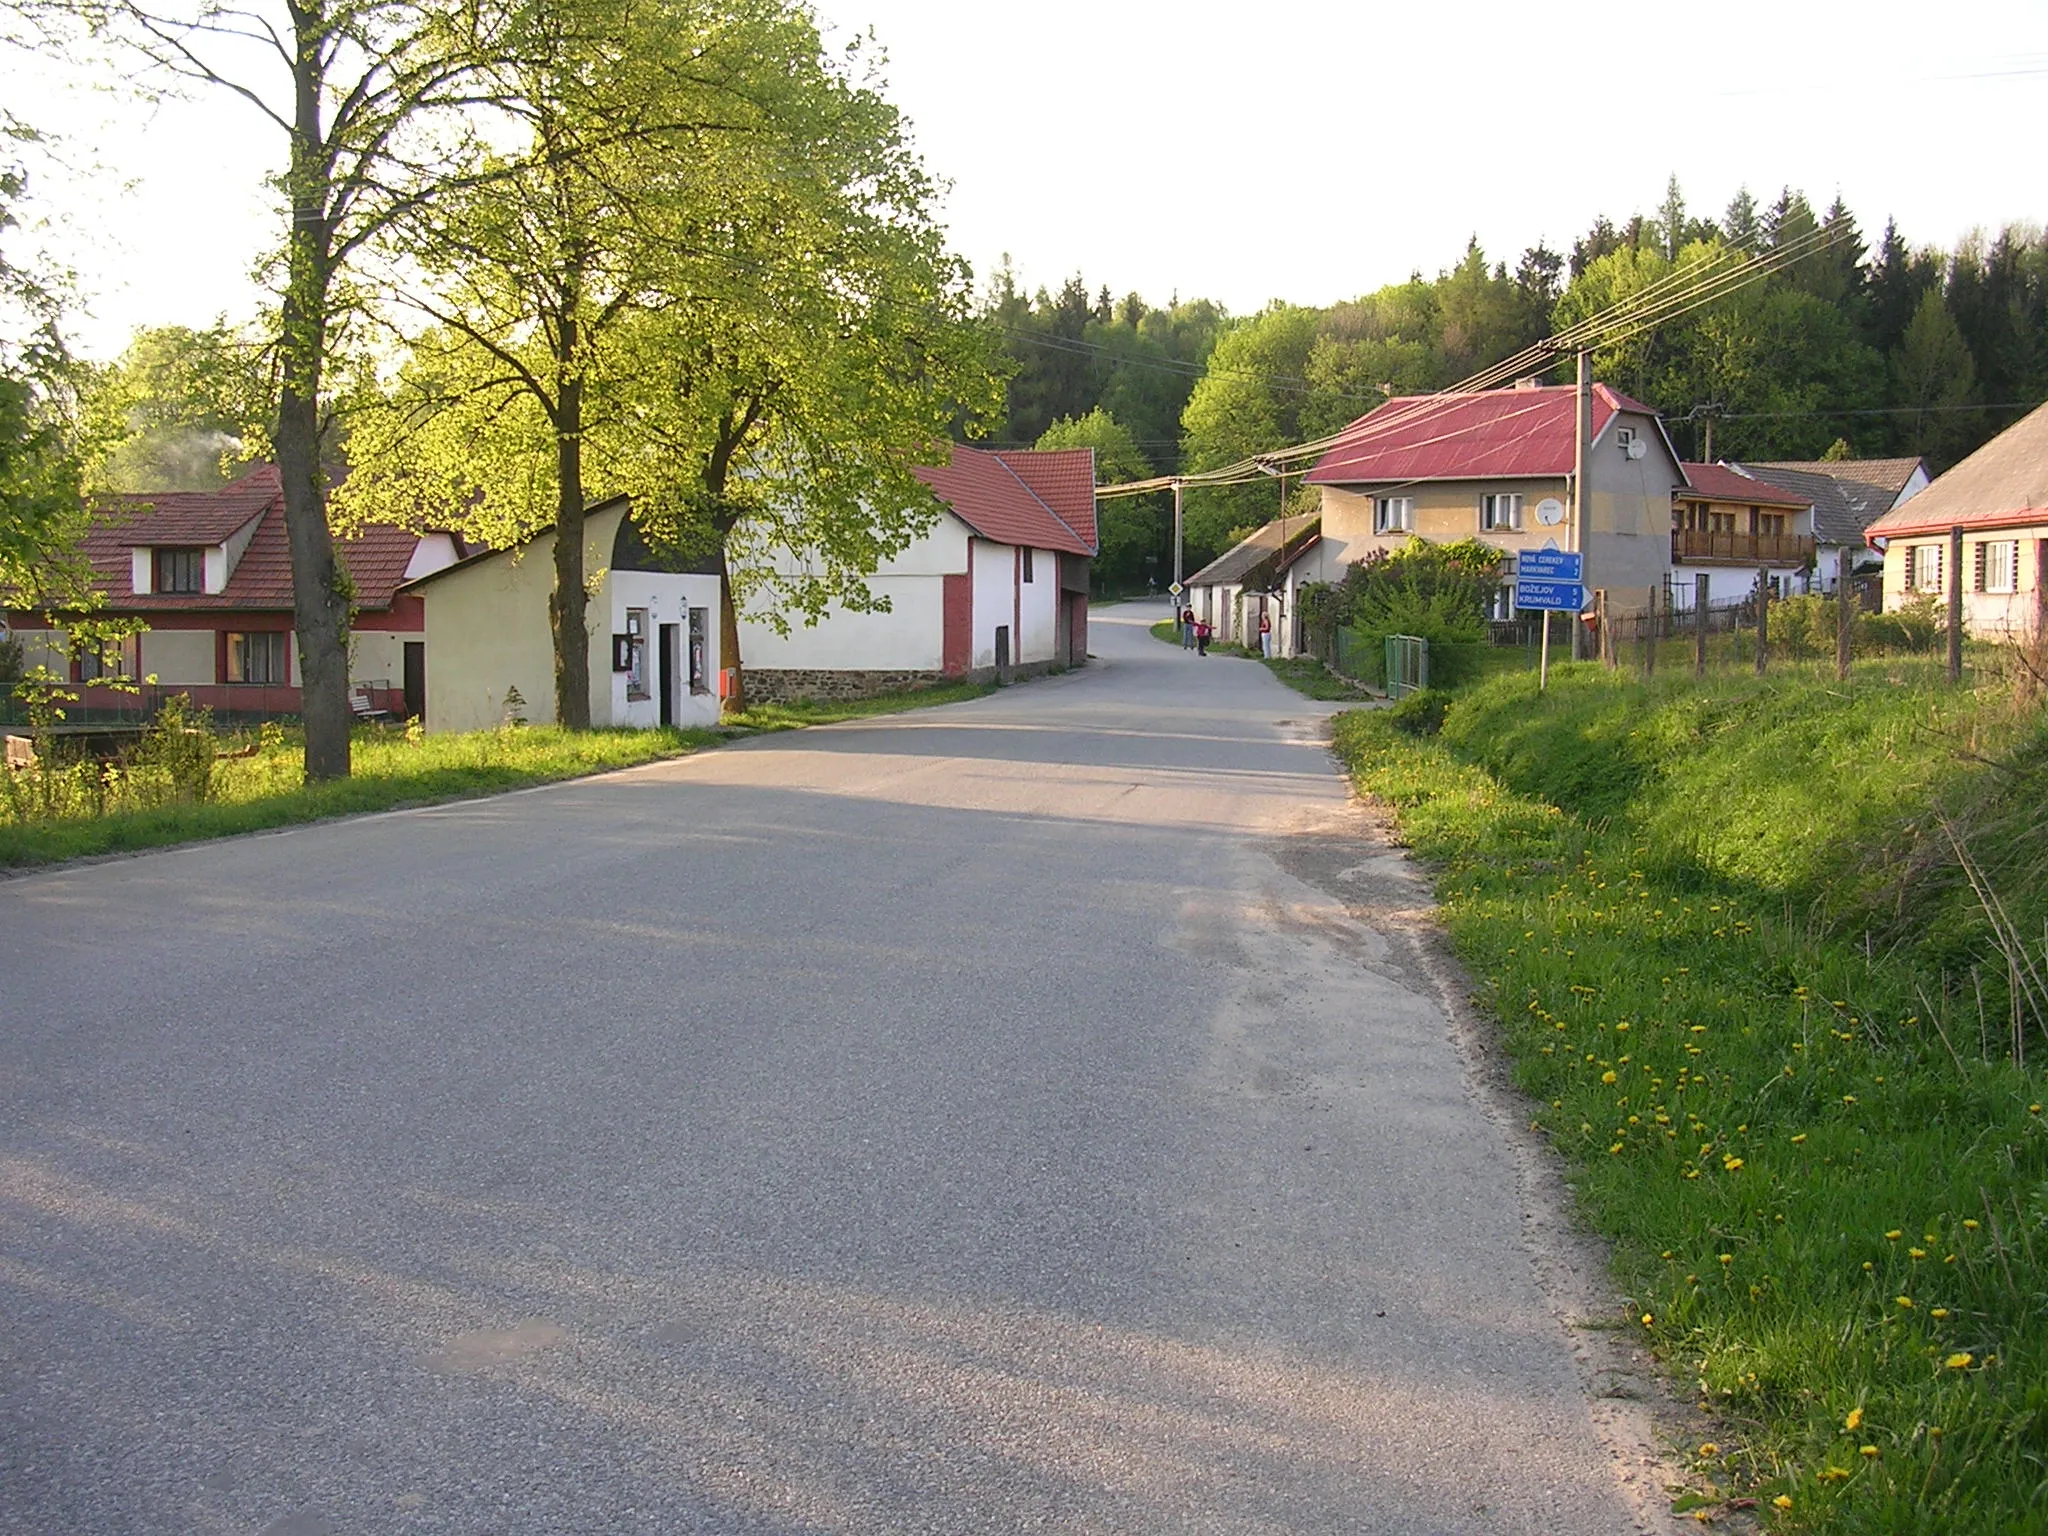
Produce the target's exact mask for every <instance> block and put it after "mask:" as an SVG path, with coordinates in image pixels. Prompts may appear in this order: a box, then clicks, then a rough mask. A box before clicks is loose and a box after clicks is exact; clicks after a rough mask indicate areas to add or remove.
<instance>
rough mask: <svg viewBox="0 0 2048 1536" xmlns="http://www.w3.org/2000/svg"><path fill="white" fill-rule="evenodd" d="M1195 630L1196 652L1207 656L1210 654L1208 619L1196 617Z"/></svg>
mask: <svg viewBox="0 0 2048 1536" xmlns="http://www.w3.org/2000/svg"><path fill="white" fill-rule="evenodd" d="M1194 631H1195V654H1196V655H1197V656H1206V655H1208V654H1209V625H1208V623H1207V621H1206V620H1203V619H1196V620H1195V622H1194Z"/></svg>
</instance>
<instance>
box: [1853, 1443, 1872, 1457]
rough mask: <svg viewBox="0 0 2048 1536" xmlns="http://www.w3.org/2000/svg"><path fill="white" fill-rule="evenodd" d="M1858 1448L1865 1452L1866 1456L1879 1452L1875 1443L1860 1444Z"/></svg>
mask: <svg viewBox="0 0 2048 1536" xmlns="http://www.w3.org/2000/svg"><path fill="white" fill-rule="evenodd" d="M1857 1449H1858V1450H1860V1451H1862V1452H1863V1454H1864V1455H1866V1456H1875V1455H1876V1454H1877V1447H1876V1446H1874V1445H1864V1446H1858V1447H1857Z"/></svg>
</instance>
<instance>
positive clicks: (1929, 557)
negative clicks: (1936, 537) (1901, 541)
mask: <svg viewBox="0 0 2048 1536" xmlns="http://www.w3.org/2000/svg"><path fill="white" fill-rule="evenodd" d="M1941 561H1942V546H1941V545H1939V544H1915V545H1914V546H1913V547H1912V548H1911V549H1909V550H1907V551H1906V562H1907V568H1906V587H1907V589H1908V590H1909V591H1913V592H1939V591H1941Z"/></svg>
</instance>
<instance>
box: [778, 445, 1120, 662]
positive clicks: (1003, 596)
mask: <svg viewBox="0 0 2048 1536" xmlns="http://www.w3.org/2000/svg"><path fill="white" fill-rule="evenodd" d="M916 473H917V477H918V479H920V480H922V481H923V482H924V483H925V484H926V485H927V486H929V487H931V489H932V491H933V493H934V494H935V495H936V496H937V497H938V500H939V502H940V504H941V506H942V507H943V509H944V510H943V511H942V512H941V513H940V516H939V519H938V521H937V522H936V523H935V524H934V525H933V526H932V528H931V529H930V530H929V531H928V532H927V533H925V534H924V535H923V536H922V537H921V538H919V539H917V540H916V541H914V542H913V543H912V544H911V545H910V546H909V547H908V548H906V549H904V550H902V551H900V552H899V553H898V554H896V555H895V556H893V557H892V558H891V559H889V560H887V561H885V562H883V564H882V565H881V567H880V568H879V569H878V570H877V571H876V572H875V574H874V575H873V576H872V577H870V578H869V580H868V588H869V590H870V591H872V592H873V593H874V594H875V595H876V596H878V597H885V598H887V599H888V603H889V609H888V611H887V612H886V613H860V612H854V611H851V610H849V609H846V608H844V607H841V606H837V605H835V606H834V607H832V608H831V609H829V610H828V611H827V612H826V615H825V617H824V618H822V619H821V620H819V622H818V623H816V624H814V625H810V626H806V627H797V626H792V627H791V629H790V631H789V633H787V634H781V633H778V632H777V630H776V629H775V627H774V626H773V625H772V624H771V623H769V622H766V621H765V620H764V619H763V618H762V617H760V616H758V615H755V616H745V615H743V616H742V621H741V624H740V663H741V665H742V666H743V667H744V668H745V670H746V678H747V693H748V695H749V697H752V698H761V699H770V700H773V699H787V698H803V697H821V696H833V697H847V696H857V695H860V694H865V693H875V692H880V691H883V690H885V689H890V688H903V687H913V686H917V685H920V684H925V683H933V682H939V681H942V680H946V679H953V678H964V677H1003V678H1007V677H1011V676H1015V675H1018V674H1020V673H1032V672H1044V671H1049V670H1051V669H1052V668H1055V667H1069V666H1080V665H1082V664H1084V663H1085V662H1086V660H1087V657H1088V566H1089V562H1090V561H1091V560H1093V559H1094V557H1095V553H1096V550H1097V548H1098V536H1097V533H1096V524H1095V452H1094V450H1093V449H1090V448H1065V449H987V448H969V447H965V446H959V445H956V446H955V447H954V448H953V450H952V455H951V457H950V458H949V459H948V460H947V462H946V463H944V464H941V465H928V466H925V467H922V468H920V469H918V470H917V472H916ZM785 558H786V557H785Z"/></svg>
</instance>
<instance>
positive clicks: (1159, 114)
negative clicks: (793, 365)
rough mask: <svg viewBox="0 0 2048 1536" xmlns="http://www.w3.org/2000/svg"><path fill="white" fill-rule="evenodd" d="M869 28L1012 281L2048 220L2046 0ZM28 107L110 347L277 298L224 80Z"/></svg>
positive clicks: (39, 100)
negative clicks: (1666, 230) (1729, 213)
mask: <svg viewBox="0 0 2048 1536" xmlns="http://www.w3.org/2000/svg"><path fill="white" fill-rule="evenodd" d="M817 4H818V6H819V9H820V10H821V12H822V13H823V15H824V16H825V17H826V18H827V20H828V21H829V22H832V23H836V24H838V25H839V26H841V27H843V28H859V27H865V26H872V27H873V28H874V29H875V31H876V33H877V35H878V36H879V38H880V40H881V41H882V43H883V44H884V46H885V47H886V48H887V50H888V52H889V55H890V67H889V71H888V78H889V94H890V96H891V99H892V100H894V101H895V102H896V103H897V104H898V105H899V106H900V107H901V108H902V109H903V110H904V112H905V113H906V114H907V115H908V116H909V117H910V118H911V120H912V122H913V124H914V128H915V136H916V141H917V143H918V146H919V148H920V149H921V150H922V152H923V154H924V156H925V158H926V161H927V162H928V164H929V165H930V166H931V167H932V169H933V170H934V171H936V172H937V173H938V174H940V175H942V176H944V177H946V178H947V179H948V180H950V181H951V183H952V184H953V190H952V192H951V194H950V196H949V198H948V200H947V203H946V207H945V217H946V221H947V223H948V225H949V227H950V229H951V232H952V239H953V243H954V246H955V248H956V249H958V250H959V251H961V252H962V253H963V254H964V255H965V256H967V258H968V259H969V260H970V261H971V262H972V263H973V264H974V268H975V272H976V276H977V280H978V281H980V280H985V279H986V277H987V275H988V273H989V272H990V271H991V270H993V268H994V267H995V265H996V263H997V261H998V260H999V258H1000V257H1001V255H1002V253H1004V252H1005V251H1007V252H1009V253H1011V255H1012V257H1013V259H1014V262H1015V265H1016V267H1017V269H1018V271H1019V274H1020V277H1021V279H1022V281H1023V283H1024V284H1025V285H1026V286H1027V287H1036V286H1038V285H1040V284H1045V285H1047V286H1052V287H1057V286H1058V284H1059V283H1060V282H1061V281H1062V280H1063V279H1064V277H1065V276H1066V275H1067V274H1068V273H1070V272H1072V271H1074V270H1076V269H1079V270H1080V271H1081V272H1082V273H1083V275H1084V276H1085V277H1086V279H1087V281H1088V284H1089V287H1090V288H1091V290H1092V289H1094V288H1096V287H1098V286H1100V285H1102V284H1105V283H1106V284H1108V285H1109V287H1110V288H1111V290H1112V291H1113V292H1115V293H1117V294H1119V295H1121V294H1123V293H1125V292H1127V291H1129V290H1131V289H1136V290H1137V291H1138V292H1140V293H1142V294H1144V295H1145V296H1146V297H1147V298H1148V299H1150V300H1153V301H1155V302H1162V301H1164V300H1165V299H1166V298H1168V297H1169V296H1170V295H1171V294H1173V293H1174V292H1176V291H1178V292H1179V293H1180V294H1181V295H1182V296H1183V297H1197V296H1206V297H1210V298H1214V299H1217V300H1219V301H1220V302H1222V303H1223V304H1224V305H1226V306H1227V307H1228V308H1229V309H1231V310H1232V311H1234V312H1240V313H1241V312H1245V311H1249V310H1252V309H1256V308H1258V307H1259V306H1260V305H1262V304H1264V303H1265V302H1266V301H1267V300H1269V299H1273V298H1286V299H1289V300H1293V301H1296V302H1301V303H1314V304H1326V303H1330V302H1332V301H1334V300H1337V299H1340V298H1345V297H1349V296H1351V295H1354V294H1357V293H1361V292H1364V291H1367V290H1369V289H1372V288H1375V287H1377V286H1379V285H1380V284H1382V283H1387V282H1394V281H1398V280H1400V279H1402V278H1404V277H1406V276H1407V275H1408V273H1409V272H1410V271H1412V270H1416V269H1420V270H1422V271H1424V272H1425V273H1434V272H1435V271H1437V270H1438V269H1439V268H1441V267H1444V266H1447V265H1449V264H1451V263H1452V262H1453V261H1455V260H1456V259H1457V257H1458V256H1459V255H1460V254H1461V253H1462V251H1463V248H1464V243H1465V240H1466V238H1467V236H1468V235H1472V234H1475V233H1476V234H1477V235H1478V237H1479V239H1480V242H1481V244H1482V245H1484V246H1485V248H1486V250H1487V252H1488V254H1489V256H1491V257H1493V258H1495V259H1505V260H1507V261H1508V262H1509V264H1510V265H1512V264H1513V262H1514V259H1515V258H1516V256H1518V255H1519V253H1520V252H1521V250H1522V249H1523V248H1524V247H1525V246H1528V245H1531V244H1533V243H1535V242H1536V241H1537V240H1539V239H1542V240H1547V241H1548V242H1549V243H1550V245H1551V246H1552V247H1553V248H1554V249H1558V250H1568V249H1569V246H1570V243H1571V241H1572V239H1573V238H1574V237H1575V236H1577V235H1578V234H1580V233H1582V232H1583V231H1584V230H1585V228H1586V227H1587V226H1588V225H1589V224H1590V223H1591V222H1592V219H1593V217H1594V216H1595V215H1596V214H1598V213H1606V214H1607V215H1609V216H1610V217H1611V218H1614V219H1615V220H1617V221H1619V220H1621V219H1625V218H1626V217H1627V216H1628V215H1629V214H1630V213H1632V212H1636V211H1642V212H1645V213H1647V212H1650V211H1652V210H1653V209H1654V208H1655V207H1656V205H1657V204H1658V203H1659V202H1660V201H1661V200H1662V197H1663V192H1664V183H1665V178H1666V176H1667V175H1669V174H1670V173H1672V172H1674V171H1675V172H1677V174H1678V177H1679V180H1680V182H1681V184H1682V185H1683V187H1684V189H1685V192H1686V195H1687V198H1688V201H1689V203H1690V204H1691V205H1692V209H1693V211H1694V212H1695V213H1696V214H1705V215H1718V214H1719V213H1720V211H1721V210H1722V209H1723V208H1724V207H1725V206H1726V204H1727V201H1728V199H1729V197H1730V196H1731V195H1732V194H1733V193H1734V191H1735V190H1736V188H1737V187H1738V186H1739V185H1741V184H1743V183H1745V182H1746V183H1747V184H1748V186H1749V188H1750V190H1751V191H1752V192H1753V193H1754V194H1755V195H1756V196H1757V198H1758V200H1759V202H1764V203H1768V202H1769V200H1770V199H1771V198H1772V197H1773V196H1775V195H1776V193H1777V190H1778V188H1779V187H1780V186H1781V185H1782V184H1784V183H1787V182H1789V183H1791V184H1792V185H1793V186H1795V187H1801V188H1803V189H1804V190H1805V191H1806V192H1807V194H1808V195H1809V196H1810V197H1811V198H1812V200H1813V202H1814V204H1815V206H1816V208H1820V207H1824V206H1825V205H1826V203H1827V202H1828V201H1829V199H1831V198H1832V197H1833V196H1834V195H1835V193H1836V192H1837V191H1839V192H1840V193H1842V195H1843V196H1844V197H1845V198H1846V199H1847V200H1848V203H1849V206H1850V207H1851V209H1852V210H1854V212H1855V213H1856V215H1857V217H1858V219H1859V221H1860V222H1861V225H1862V227H1863V230H1864V233H1865V237H1866V239H1870V240H1874V239H1875V238H1876V236H1877V234H1878V232H1879V231H1881V230H1882V228H1883V227H1884V221H1885V219H1886V217H1887V216H1888V215H1889V216H1895V217H1896V218H1897V219H1898V222H1899V226H1900V229H1901V231H1902V232H1903V233H1904V235H1905V236H1906V238H1907V239H1908V241H1910V242H1912V243H1915V244H1922V243H1932V244H1938V245H1944V246H1946V245H1949V244H1952V243H1953V242H1954V241H1955V240H1956V239H1957V238H1958V237H1959V236H1961V235H1962V234H1964V233H1965V232H1966V231H1968V230H1969V229H1971V228H1973V227H1978V226H1982V227H1988V228H1995V227H1996V226H1998V225H2000V224H2004V223H2007V222H2012V221H2018V220H2033V221H2040V220H2042V219H2043V218H2048V183H2044V182H2043V180H2042V178H2041V176H2040V173H2039V166H2038V163H2037V161H2036V154H2035V152H2036V150H2037V149H2038V147H2039V143H2040V124H2041V122H2042V120H2043V117H2044V111H2043V109H2044V107H2048V6H2044V5H2043V4H2042V3H2041V0H1961V3H1951V4H1948V5H1946V6H1940V7H1934V8H1929V7H1927V6H1926V5H1925V4H1924V3H1920V0H1913V3H1908V4H1900V3H1893V0H1874V3H1859V4H1850V3H1844V0H1768V3H1758V0H1722V3H1720V4H1718V5H1716V6H1712V7H1705V8H1701V7H1686V8H1677V7H1672V8H1657V9H1655V10H1653V9H1652V8H1650V7H1644V6H1614V7H1607V8H1592V9H1584V8H1577V9H1573V8H1567V7H1565V6H1562V5H1559V4H1556V3H1551V4H1548V5H1541V4H1529V3H1519V4H1501V3H1497V0H1469V3H1466V4H1463V5H1446V4H1434V5H1410V4H1404V5H1399V6H1395V5H1389V4H1385V3H1381V0H1350V3H1314V0H1265V3H1263V4H1245V3H1237V4H1232V5H1220V4H1214V3H1208V0H1191V3H1186V4H1178V5H1171V6H1168V5H1132V4H1123V3H1119V0H1093V3H1088V0H1036V3H1033V4H1030V5H1028V6H1005V7H1001V8H996V7H986V6H963V5H961V4H959V3H958V0H950V3H946V4H940V3H936V0H817ZM0 102H5V103H6V105H7V106H8V108H9V109H10V110H12V111H13V112H15V113H16V114H17V115H18V116H21V117H23V118H24V119H26V120H27V121H29V122H31V123H33V124H35V125H37V126H38V127H41V128H44V129H45V130H56V131H58V132H60V133H62V134H64V135H65V136H66V138H67V143H68V151H69V155H70V158H71V160H72V161H73V162H74V163H83V162H90V161H96V162H98V163H99V165H100V166H102V167H103V169H102V170H100V171H99V172H98V173H97V174H91V175H85V174H78V175H67V174H66V173H65V172H63V171H62V170H58V169H49V168H46V169H45V170H44V171H43V173H42V174H41V177H40V179H39V182H38V185H37V190H38V191H39V192H40V193H41V195H42V202H43V208H44V211H45V212H47V213H49V214H50V215H51V216H52V218H53V227H52V228H50V229H49V230H48V231H46V243H47V245H48V246H49V248H50V249H51V250H52V251H53V252H54V253H55V254H56V255H58V256H59V257H60V258H61V259H63V260H65V261H66V262H68V263H69V264H70V265H71V266H72V267H73V268H74V269H75V270H76V271H77V273H78V276H79V280H80V286H81V288H82V290H83V291H84V293H85V294H86V296H87V298H88V301H89V311H90V312H89V315H88V316H86V317H84V318H83V319H82V320H81V321H80V322H79V323H78V324H77V325H76V326H75V327H74V330H75V334H76V336H77V338H78V340H79V341H80V343H81V344H82V346H83V348H84V350H86V351H88V352H90V353H94V354H96V355H110V354H112V353H113V352H116V351H118V350H119V349H120V347H121V345H122V344H123V342H124V341H125V339H126V337H127V335H128V333H129V332H130V330H131V329H132V328H133V327H135V326H138V325H144V324H168V323H174V322H175V323H185V324H205V323H207V322H209V321H210V320H211V319H212V317H213V316H214V315H215V314H216V313H218V312H220V311H223V310H225V311H227V312H228V313H229V314H230V315H231V316H235V317H239V316H241V315H243V314H246V313H247V312H248V311H249V310H250V309H251V308H252V307H253V303H254V299H253V292H254V290H253V288H252V286H251V283H250V279H249V272H250V269H251V267H252V266H253V265H254V263H255V261H256V260H257V258H258V256H259V255H260V253H261V252H262V251H263V250H264V249H265V248H266V246H267V245H268V244H269V243H271V241H272V240H273V238H274V235H273V231H274V228H275V218H274V216H273V215H272V214H271V212H270V200H269V195H268V193H267V192H266V191H265V189H264V187H263V185H262V181H261V178H262V176H263V175H264V174H265V172H267V171H268V170H270V169H271V168H272V166H273V165H274V164H275V162H276V160H277V158H278V156H279V153H280V150H281V146H280V144H279V142H278V140H277V137H276V133H275V130H274V129H272V128H271V127H270V126H269V125H268V124H267V123H265V122H263V121H262V120H261V119H260V118H259V117H258V116H257V115H256V114H255V113H254V112H253V110H251V109H250V108H248V107H246V106H242V105H239V104H235V103H231V102H228V101H224V100H222V101H213V102H207V103H197V104H179V103H173V104H166V105H160V106H157V107H155V108H147V107H144V106H142V105H140V104H137V103H134V102H130V101H123V100H121V99H119V98H116V97H113V96H110V95H107V94H105V93H102V92H95V91H93V90H91V89H89V88H84V87H81V86H79V85H77V84H75V83H74V84H67V82H65V80H64V79H63V78H62V76H61V75H60V74H59V73H58V72H56V71H54V70H52V69H46V68H43V67H39V65H38V64H37V63H36V62H35V61H29V60H24V59H22V58H20V57H18V56H5V55H0Z"/></svg>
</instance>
